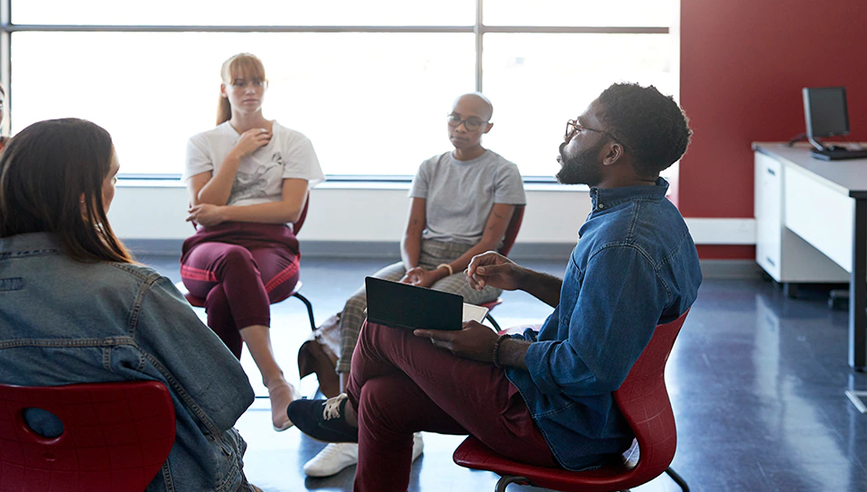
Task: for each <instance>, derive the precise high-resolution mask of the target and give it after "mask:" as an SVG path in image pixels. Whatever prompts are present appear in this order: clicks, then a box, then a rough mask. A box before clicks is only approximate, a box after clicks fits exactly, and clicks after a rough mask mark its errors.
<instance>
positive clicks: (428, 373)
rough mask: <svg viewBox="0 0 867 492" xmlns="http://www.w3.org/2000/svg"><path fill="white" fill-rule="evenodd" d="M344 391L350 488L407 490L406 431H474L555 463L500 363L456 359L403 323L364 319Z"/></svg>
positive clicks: (517, 454)
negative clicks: (351, 456)
mask: <svg viewBox="0 0 867 492" xmlns="http://www.w3.org/2000/svg"><path fill="white" fill-rule="evenodd" d="M346 393H347V395H348V396H349V403H350V404H352V406H353V408H354V409H355V410H356V412H357V413H358V430H359V431H358V444H359V451H358V467H357V468H356V471H355V488H354V489H353V490H355V491H356V492H370V491H378V492H391V491H394V492H405V491H406V490H407V487H408V486H409V478H410V467H411V466H412V434H413V432H416V431H432V432H438V433H440V434H472V435H474V436H476V437H477V438H479V440H481V441H482V442H483V443H485V444H486V445H487V446H489V447H490V448H491V449H493V450H495V451H497V452H498V453H500V454H502V455H504V456H506V457H509V458H512V459H515V460H517V461H521V462H523V463H528V464H534V465H538V466H548V467H556V466H558V465H557V463H556V460H555V459H554V455H553V454H552V453H551V450H550V449H549V448H548V445H547V443H546V442H545V439H544V437H543V436H542V433H541V432H540V431H539V429H538V427H536V425H535V424H534V422H533V418H532V416H531V415H530V411H529V410H528V409H527V405H526V403H524V399H523V398H522V397H521V395H520V393H519V392H518V390H517V388H515V386H514V385H512V383H510V382H509V380H508V379H507V378H506V375H505V373H504V371H503V369H500V368H497V367H494V366H493V365H492V364H482V363H479V362H475V361H471V360H467V359H461V358H459V357H456V356H454V355H452V354H451V353H450V352H447V351H445V350H442V349H438V348H436V347H434V346H433V345H432V344H431V343H430V340H428V339H426V338H419V337H416V336H415V335H413V334H412V332H411V331H409V330H403V329H398V328H389V327H387V326H381V325H377V324H369V323H367V322H366V321H365V323H364V325H363V326H362V328H361V334H360V335H359V338H358V344H357V345H356V346H355V352H354V353H353V355H352V369H351V370H350V374H349V382H348V383H347V388H346Z"/></svg>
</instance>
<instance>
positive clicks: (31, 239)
mask: <svg viewBox="0 0 867 492" xmlns="http://www.w3.org/2000/svg"><path fill="white" fill-rule="evenodd" d="M58 249H60V241H59V240H58V239H57V236H55V235H54V234H51V233H48V232H29V233H26V234H16V235H14V236H8V237H4V238H0V252H18V251H25V250H26V251H31V250H58Z"/></svg>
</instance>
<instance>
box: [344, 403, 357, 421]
mask: <svg viewBox="0 0 867 492" xmlns="http://www.w3.org/2000/svg"><path fill="white" fill-rule="evenodd" d="M343 418H344V420H346V423H347V424H349V425H351V426H352V427H358V414H356V413H355V409H354V408H353V407H352V402H350V401H349V398H347V399H346V403H345V404H344V407H343Z"/></svg>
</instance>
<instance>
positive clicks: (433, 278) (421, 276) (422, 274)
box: [400, 267, 445, 287]
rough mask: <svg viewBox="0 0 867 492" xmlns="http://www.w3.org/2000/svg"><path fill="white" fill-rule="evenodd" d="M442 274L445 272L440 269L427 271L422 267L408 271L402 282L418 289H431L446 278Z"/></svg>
mask: <svg viewBox="0 0 867 492" xmlns="http://www.w3.org/2000/svg"><path fill="white" fill-rule="evenodd" d="M442 272H443V270H442V269H440V268H437V269H436V270H425V269H424V268H422V267H415V268H411V269H410V270H408V271H407V272H406V275H404V276H403V278H402V279H400V282H401V283H404V284H410V285H415V286H418V287H430V286H432V285H433V284H435V283H437V282H438V281H439V280H440V279H442V278H444V277H445V275H443V273H442Z"/></svg>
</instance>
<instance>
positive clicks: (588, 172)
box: [554, 142, 604, 186]
mask: <svg viewBox="0 0 867 492" xmlns="http://www.w3.org/2000/svg"><path fill="white" fill-rule="evenodd" d="M603 143H604V142H600V143H599V144H598V145H596V146H594V147H591V148H589V149H585V150H582V151H581V152H580V153H579V154H578V155H575V156H573V157H572V158H570V159H567V158H566V155H565V153H564V152H563V149H565V148H566V146H565V145H561V146H560V160H561V161H563V167H561V168H560V172H558V173H557V174H556V176H554V177H555V178H557V182H559V183H563V184H586V185H588V186H597V185H598V184H599V183H601V182H602V173H601V170H602V164H601V163H600V162H599V161H598V158H599V157H598V156H599V150H600V149H601V148H602V145H603Z"/></svg>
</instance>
